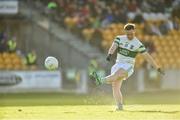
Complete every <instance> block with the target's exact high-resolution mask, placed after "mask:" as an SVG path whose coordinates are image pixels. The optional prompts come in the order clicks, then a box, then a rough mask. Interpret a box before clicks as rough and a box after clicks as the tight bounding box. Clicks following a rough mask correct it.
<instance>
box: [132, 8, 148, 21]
mask: <svg viewBox="0 0 180 120" xmlns="http://www.w3.org/2000/svg"><path fill="white" fill-rule="evenodd" d="M144 21H145V20H144V17H143V15H142V13H141V11H140V10H139V11H138V12H137V14H136V16H135V17H134V20H133V23H137V24H140V23H144Z"/></svg>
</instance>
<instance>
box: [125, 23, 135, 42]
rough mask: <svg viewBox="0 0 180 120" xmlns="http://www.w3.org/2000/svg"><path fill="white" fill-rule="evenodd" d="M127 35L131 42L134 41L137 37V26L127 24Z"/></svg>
mask: <svg viewBox="0 0 180 120" xmlns="http://www.w3.org/2000/svg"><path fill="white" fill-rule="evenodd" d="M124 31H125V34H126V35H127V37H128V39H129V40H132V39H133V38H134V36H135V24H132V23H127V24H126V25H125V26H124Z"/></svg>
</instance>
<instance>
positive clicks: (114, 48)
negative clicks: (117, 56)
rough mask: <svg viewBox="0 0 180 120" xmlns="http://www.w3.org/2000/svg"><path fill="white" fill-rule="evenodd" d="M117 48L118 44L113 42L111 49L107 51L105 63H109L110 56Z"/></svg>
mask: <svg viewBox="0 0 180 120" xmlns="http://www.w3.org/2000/svg"><path fill="white" fill-rule="evenodd" d="M117 48H118V44H117V43H115V42H113V43H112V45H111V47H110V48H109V51H108V56H107V57H106V60H107V61H110V60H111V56H112V54H113V53H114V52H115V50H116V49H117Z"/></svg>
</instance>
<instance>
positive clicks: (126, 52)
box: [91, 23, 164, 110]
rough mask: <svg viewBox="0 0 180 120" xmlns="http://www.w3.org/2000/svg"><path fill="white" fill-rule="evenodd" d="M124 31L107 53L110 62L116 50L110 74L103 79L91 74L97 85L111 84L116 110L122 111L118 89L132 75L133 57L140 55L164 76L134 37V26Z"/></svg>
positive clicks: (121, 100)
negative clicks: (115, 57)
mask: <svg viewBox="0 0 180 120" xmlns="http://www.w3.org/2000/svg"><path fill="white" fill-rule="evenodd" d="M124 31H125V35H120V36H117V37H116V38H115V40H114V42H113V43H112V45H111V47H110V49H109V51H108V56H107V58H106V60H107V61H110V60H111V56H112V54H113V53H114V52H115V50H116V49H117V51H118V52H117V59H116V63H115V64H114V65H113V67H112V68H111V74H110V75H109V76H106V77H104V78H101V77H100V76H99V75H98V74H97V73H96V71H94V72H93V73H92V74H91V77H93V78H94V79H95V80H96V84H97V85H101V84H103V83H110V84H112V90H113V96H114V99H115V101H116V103H117V109H116V110H123V98H122V94H121V90H120V88H121V85H122V82H123V80H126V79H127V78H128V77H130V76H131V75H132V74H133V72H134V64H135V57H136V55H137V54H138V53H141V54H142V55H143V57H144V58H145V59H146V60H147V61H148V62H149V63H150V64H151V65H152V66H153V67H154V68H155V69H157V71H158V72H159V73H161V74H164V71H163V70H162V69H161V68H160V66H159V65H157V63H156V62H155V61H154V60H153V58H152V57H151V56H150V54H149V53H148V52H147V51H146V48H145V47H144V45H143V44H142V43H141V42H140V41H139V40H138V38H136V37H135V24H131V23H128V24H126V25H125V26H124Z"/></svg>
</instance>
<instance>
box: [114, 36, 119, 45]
mask: <svg viewBox="0 0 180 120" xmlns="http://www.w3.org/2000/svg"><path fill="white" fill-rule="evenodd" d="M114 43H116V44H118V45H119V44H120V37H119V36H117V37H116V38H115V39H114Z"/></svg>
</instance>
